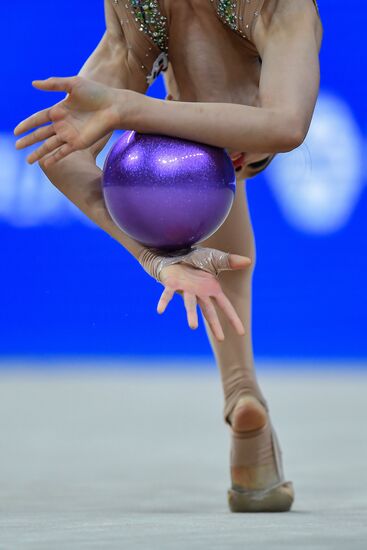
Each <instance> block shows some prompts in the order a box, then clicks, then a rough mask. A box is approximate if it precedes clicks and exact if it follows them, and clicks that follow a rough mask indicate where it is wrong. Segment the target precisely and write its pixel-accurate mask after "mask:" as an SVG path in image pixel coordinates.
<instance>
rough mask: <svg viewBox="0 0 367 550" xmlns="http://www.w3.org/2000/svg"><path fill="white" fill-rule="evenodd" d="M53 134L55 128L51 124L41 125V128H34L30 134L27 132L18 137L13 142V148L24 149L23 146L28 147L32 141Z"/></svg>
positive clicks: (41, 139) (35, 141)
mask: <svg viewBox="0 0 367 550" xmlns="http://www.w3.org/2000/svg"><path fill="white" fill-rule="evenodd" d="M54 134H55V129H54V126H53V124H49V125H48V126H42V128H37V130H35V131H34V132H32V133H31V134H28V135H26V136H25V137H23V138H20V139H18V140H17V141H16V142H15V148H16V149H24V148H25V147H29V146H30V145H33V144H34V143H37V142H39V141H43V140H44V139H47V138H49V137H51V136H53V135H54Z"/></svg>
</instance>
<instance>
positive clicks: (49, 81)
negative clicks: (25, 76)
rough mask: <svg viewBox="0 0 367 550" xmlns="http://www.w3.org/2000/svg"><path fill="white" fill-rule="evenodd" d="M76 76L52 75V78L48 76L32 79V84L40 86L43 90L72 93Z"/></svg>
mask: <svg viewBox="0 0 367 550" xmlns="http://www.w3.org/2000/svg"><path fill="white" fill-rule="evenodd" d="M75 78H76V77H74V76H63V77H58V76H50V78H46V79H45V80H32V85H33V86H34V87H35V88H40V89H41V90H49V91H51V92H68V93H70V92H71V90H72V88H73V84H74V82H75Z"/></svg>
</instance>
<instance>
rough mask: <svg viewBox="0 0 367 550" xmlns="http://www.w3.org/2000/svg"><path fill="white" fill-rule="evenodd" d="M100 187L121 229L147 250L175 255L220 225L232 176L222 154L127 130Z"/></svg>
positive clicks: (230, 194) (233, 185)
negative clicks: (157, 249) (173, 251)
mask: <svg viewBox="0 0 367 550" xmlns="http://www.w3.org/2000/svg"><path fill="white" fill-rule="evenodd" d="M102 183H103V194H104V199H105V202H106V206H107V209H108V211H109V213H110V215H111V217H112V219H113V220H114V222H115V223H116V225H118V226H119V227H120V229H122V230H123V231H124V232H125V233H127V234H128V235H129V236H130V237H132V238H133V239H135V240H137V241H139V242H141V243H142V244H144V245H146V246H148V247H153V248H160V249H162V250H179V249H184V248H189V247H190V246H191V245H193V244H194V243H197V242H200V241H202V240H204V239H206V238H208V237H209V236H210V235H212V234H213V233H214V232H215V231H216V230H217V229H218V227H220V225H221V224H222V223H223V222H224V220H225V219H226V217H227V215H228V214H229V211H230V209H231V206H232V203H233V199H234V193H235V189H236V176H235V172H234V168H233V164H232V161H231V159H230V157H229V155H228V153H227V152H226V151H225V150H224V149H221V148H219V147H212V146H211V145H205V144H203V143H197V142H193V141H189V140H184V139H179V138H173V137H170V136H162V135H156V134H139V133H137V132H135V131H127V132H125V133H124V134H123V135H122V136H121V137H120V138H119V139H118V140H117V141H116V143H115V144H114V145H113V146H112V148H111V150H110V151H109V153H108V155H107V157H106V160H105V163H104V166H103V178H102Z"/></svg>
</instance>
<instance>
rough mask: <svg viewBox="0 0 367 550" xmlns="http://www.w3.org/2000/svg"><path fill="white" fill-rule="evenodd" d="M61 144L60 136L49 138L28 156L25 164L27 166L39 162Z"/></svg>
mask: <svg viewBox="0 0 367 550" xmlns="http://www.w3.org/2000/svg"><path fill="white" fill-rule="evenodd" d="M62 143H63V141H62V139H61V137H60V136H57V135H55V136H52V137H50V138H49V139H47V140H46V141H45V143H43V144H42V145H41V147H39V148H38V149H36V150H35V151H33V152H32V153H31V154H30V155H28V157H27V162H28V163H29V164H33V163H34V162H35V161H36V160H39V159H41V158H42V157H44V156H45V155H47V153H51V152H52V151H54V150H55V149H56V148H57V147H59V146H60V145H61V144H62Z"/></svg>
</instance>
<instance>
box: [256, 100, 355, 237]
mask: <svg viewBox="0 0 367 550" xmlns="http://www.w3.org/2000/svg"><path fill="white" fill-rule="evenodd" d="M362 147H363V139H362V135H361V132H360V130H359V128H358V125H357V123H356V121H355V119H354V116H353V113H352V111H351V110H350V108H349V107H348V105H347V104H346V103H345V102H344V101H342V100H341V99H339V98H337V97H335V96H333V95H328V94H321V95H320V97H319V100H318V102H317V105H316V109H315V113H314V117H313V121H312V123H311V127H310V130H309V133H308V136H307V138H306V140H305V142H304V144H303V145H302V146H301V147H299V148H298V149H295V150H294V151H291V152H290V153H283V154H279V155H278V156H277V157H276V158H275V159H274V161H273V163H272V164H271V165H270V166H269V168H268V169H267V170H266V171H265V173H264V175H265V177H266V179H267V181H268V182H269V184H270V187H271V189H272V190H273V192H274V196H275V198H276V200H277V202H278V203H279V206H280V208H281V210H282V212H283V214H284V217H285V219H286V220H287V221H288V222H289V223H290V224H291V225H293V226H294V227H296V228H297V229H300V230H302V231H305V232H308V233H318V234H325V233H330V232H334V231H337V230H338V229H341V228H342V227H343V226H344V225H345V224H346V223H347V222H348V220H349V219H350V217H351V215H352V213H353V210H354V208H355V205H356V203H357V201H358V199H359V197H360V194H361V190H362V187H363V179H362V178H363V162H362V161H363V151H362Z"/></svg>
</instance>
